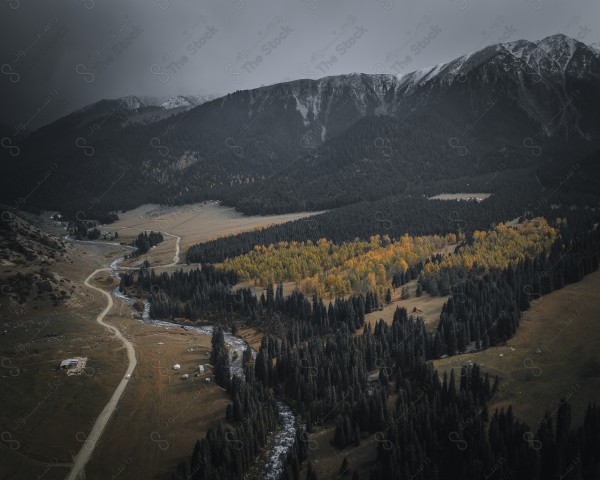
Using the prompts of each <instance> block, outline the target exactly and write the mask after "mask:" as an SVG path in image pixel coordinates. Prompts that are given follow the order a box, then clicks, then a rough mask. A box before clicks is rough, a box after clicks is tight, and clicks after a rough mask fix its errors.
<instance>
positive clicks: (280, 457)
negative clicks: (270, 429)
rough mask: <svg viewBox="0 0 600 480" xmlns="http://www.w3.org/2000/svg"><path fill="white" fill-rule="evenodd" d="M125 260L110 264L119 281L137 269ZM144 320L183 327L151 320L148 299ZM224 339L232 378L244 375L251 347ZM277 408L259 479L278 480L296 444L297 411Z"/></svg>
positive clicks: (205, 331)
mask: <svg viewBox="0 0 600 480" xmlns="http://www.w3.org/2000/svg"><path fill="white" fill-rule="evenodd" d="M123 260H124V257H119V258H117V259H115V260H114V261H113V262H112V263H111V264H110V271H111V275H112V276H113V277H114V278H115V279H116V280H120V279H121V276H120V275H119V269H120V268H121V269H122V268H127V269H130V270H137V268H133V267H121V266H120V264H121V262H122V261H123ZM111 293H112V295H113V296H114V297H116V298H119V299H120V300H123V301H124V302H126V303H127V304H129V305H130V306H131V307H132V308H133V304H134V300H133V299H132V298H131V297H128V296H127V295H124V294H123V293H121V292H120V291H119V287H116V288H114V289H113V290H112V292H111ZM142 321H143V322H144V323H146V324H148V325H155V326H157V327H163V328H165V329H171V328H182V325H179V324H177V323H173V322H169V321H166V320H158V319H153V318H150V303H148V301H147V300H144V310H143V312H142ZM185 329H186V330H188V331H191V332H196V333H198V334H200V335H208V336H212V334H213V327H212V326H210V325H209V326H204V327H195V326H187V325H186V326H185ZM224 338H225V343H226V344H227V345H229V347H230V348H229V361H230V369H231V375H232V376H233V375H239V376H243V375H244V371H243V367H242V357H243V352H244V350H245V349H246V347H247V346H248V344H247V343H246V341H245V340H244V339H243V338H240V337H238V336H235V335H232V334H230V333H225V334H224ZM252 356H253V357H254V358H256V350H254V349H252ZM277 409H278V413H279V421H280V423H281V428H280V429H279V431H277V433H275V434H274V435H272V436H271V438H270V439H269V440H268V441H267V446H266V451H267V453H266V455H265V456H264V463H263V465H262V467H261V468H260V471H261V473H260V478H261V479H266V480H277V479H278V478H279V477H280V476H281V474H282V473H283V468H284V461H285V458H286V455H287V452H288V451H289V449H290V448H292V446H293V445H294V440H295V437H296V430H297V429H298V422H297V420H296V417H295V415H294V412H292V409H291V408H290V407H289V406H288V405H287V404H286V403H285V402H283V401H281V400H278V401H277Z"/></svg>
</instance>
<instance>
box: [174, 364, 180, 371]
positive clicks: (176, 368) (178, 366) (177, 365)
mask: <svg viewBox="0 0 600 480" xmlns="http://www.w3.org/2000/svg"><path fill="white" fill-rule="evenodd" d="M180 368H181V365H179V364H178V363H176V364H175V365H173V370H179V369H180Z"/></svg>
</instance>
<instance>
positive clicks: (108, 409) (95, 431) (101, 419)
mask: <svg viewBox="0 0 600 480" xmlns="http://www.w3.org/2000/svg"><path fill="white" fill-rule="evenodd" d="M167 235H171V234H167ZM171 236H173V237H175V235H171ZM180 241H181V237H177V241H176V244H175V256H174V257H173V262H172V263H170V264H168V265H161V266H162V267H172V266H174V265H176V264H177V263H178V262H179V245H180ZM107 271H108V272H109V271H111V269H110V268H99V269H97V270H94V271H93V272H92V273H90V275H89V276H88V277H87V278H86V279H85V281H84V282H83V283H84V285H85V286H86V287H89V288H91V289H93V290H97V291H98V292H100V293H101V294H102V295H104V296H105V297H106V300H107V302H108V303H107V305H106V307H105V308H104V310H102V312H101V313H100V314H99V315H98V316H97V317H96V321H97V322H98V323H99V324H100V325H102V326H103V327H105V328H107V329H108V330H110V331H111V332H112V333H114V334H115V336H116V337H117V338H118V339H119V340H121V341H122V342H123V345H125V348H126V349H127V358H128V360H129V365H128V367H127V371H126V372H125V376H124V377H123V379H122V380H121V382H120V383H119V385H118V386H117V388H116V389H115V391H114V393H113V394H112V397H110V400H109V401H108V403H107V404H106V406H105V407H104V409H103V410H102V412H101V413H100V415H98V418H96V422H95V423H94V426H93V427H92V430H91V431H90V433H89V435H88V436H87V438H86V440H85V443H84V444H83V446H82V447H81V449H80V450H79V453H78V454H77V455H76V456H75V458H74V459H73V466H72V467H71V471H70V472H69V475H68V476H67V477H66V478H67V480H77V479H78V478H85V477H84V475H83V469H84V467H85V465H86V464H87V462H88V461H89V460H90V458H91V457H92V453H93V452H94V449H95V448H96V445H97V444H98V441H99V440H100V437H101V436H102V433H103V432H104V429H105V428H106V425H107V423H108V421H109V420H110V417H111V416H112V414H113V413H114V411H115V408H117V404H118V403H119V400H120V399H121V396H122V395H123V392H124V391H125V388H126V387H127V383H128V381H129V380H128V378H127V377H128V376H130V375H131V374H132V373H133V371H134V370H135V367H136V365H137V358H136V356H135V349H134V348H133V345H132V343H131V342H130V341H129V340H127V338H125V337H124V336H123V334H122V333H121V332H120V330H119V329H118V328H117V327H115V326H113V325H110V324H108V323H106V322H105V321H104V317H105V316H106V314H107V313H108V312H110V310H111V309H112V307H113V299H112V295H111V294H110V293H109V292H106V291H105V290H102V289H101V288H98V287H96V286H94V285H92V284H91V283H90V280H91V279H92V278H94V277H95V276H96V275H97V274H98V273H99V272H107Z"/></svg>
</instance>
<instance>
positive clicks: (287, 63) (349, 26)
mask: <svg viewBox="0 0 600 480" xmlns="http://www.w3.org/2000/svg"><path fill="white" fill-rule="evenodd" d="M0 9H1V13H0V18H1V20H0V22H1V23H2V32H3V42H2V44H1V45H0V56H1V58H0V63H1V64H2V69H1V73H2V75H0V82H1V88H2V104H1V105H2V110H1V112H2V114H1V117H0V120H1V121H2V122H3V123H5V124H7V125H8V126H11V127H14V126H16V125H18V124H23V125H26V127H27V128H28V129H30V130H31V129H32V128H35V127H37V126H40V125H41V124H44V123H47V122H49V121H52V120H54V119H56V118H58V117H60V116H63V115H66V114H67V113H69V112H71V111H73V110H75V109H77V108H80V107H81V106H83V105H85V104H88V103H92V102H94V101H97V100H99V99H101V98H117V97H120V96H123V95H128V94H133V95H138V96H141V95H149V96H160V97H163V96H172V95H176V94H188V93H189V94H225V93H228V92H232V91H235V90H243V89H249V88H255V87H258V86H260V85H268V84H272V83H277V82H282V81H287V80H292V79H296V78H318V77H323V76H327V75H337V74H342V73H349V72H364V73H395V74H402V73H408V72H410V71H413V70H416V69H419V68H422V67H426V66H429V65H434V64H437V63H440V62H446V61H449V60H451V59H453V58H455V57H457V56H460V55H462V54H464V53H467V52H471V51H475V50H478V49H480V48H482V47H484V46H485V45H489V44H493V43H498V42H499V41H512V40H517V39H522V38H525V39H529V40H538V39H541V38H543V37H546V36H548V35H553V34H555V33H559V32H561V33H564V34H566V35H569V36H571V37H574V38H578V39H579V40H581V41H583V42H584V43H595V42H600V31H599V28H598V27H599V25H598V22H599V21H600V2H599V1H598V0H577V1H572V2H567V1H565V0H502V1H500V0H436V1H423V0H344V1H342V0H135V1H134V0H69V1H68V2H58V1H50V0H28V1H25V0H4V1H3V2H2V5H0Z"/></svg>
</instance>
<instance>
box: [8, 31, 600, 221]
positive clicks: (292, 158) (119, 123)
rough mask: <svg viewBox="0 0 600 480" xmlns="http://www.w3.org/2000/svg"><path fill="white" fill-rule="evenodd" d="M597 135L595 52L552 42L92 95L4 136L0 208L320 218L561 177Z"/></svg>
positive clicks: (599, 103)
mask: <svg viewBox="0 0 600 480" xmlns="http://www.w3.org/2000/svg"><path fill="white" fill-rule="evenodd" d="M599 134H600V51H599V50H598V48H597V47H596V46H589V45H586V44H584V43H581V42H579V41H577V40H575V39H573V38H569V37H566V36H564V35H561V34H558V35H553V36H551V37H547V38H544V39H542V40H540V41H537V42H530V41H527V40H519V41H516V42H510V43H502V44H497V45H491V46H488V47H485V48H483V49H481V50H479V51H476V52H473V53H469V54H466V55H463V56H461V57H459V58H457V59H455V60H452V61H450V62H448V63H444V64H440V65H436V66H434V67H430V68H425V69H421V70H417V71H415V72H412V73H409V74H406V75H399V76H395V75H373V74H348V75H339V76H331V77H325V78H321V79H318V80H308V79H302V80H295V81H291V82H286V83H279V84H275V85H271V86H266V87H261V88H257V89H253V90H243V91H236V92H234V93H230V94H228V95H225V96H222V97H219V98H205V97H197V96H177V97H174V98H171V99H163V101H162V102H161V103H158V100H157V99H153V100H152V99H148V98H146V99H144V98H143V97H133V96H130V97H124V98H121V99H116V100H102V101H99V102H96V103H94V104H92V105H89V106H86V107H84V108H82V109H79V110H77V111H75V112H73V113H71V114H69V115H67V116H65V117H63V118H61V119H59V120H57V121H55V122H53V123H52V124H50V125H47V126H45V127H42V128H41V129H39V130H37V131H35V132H33V133H31V134H28V135H26V136H25V137H24V138H21V139H16V138H15V139H11V138H10V137H5V138H8V141H3V144H2V145H3V146H4V147H5V148H3V149H2V151H3V155H4V156H6V158H7V161H6V162H5V164H8V167H7V170H8V172H7V173H8V174H7V175H4V176H3V180H2V189H1V190H2V197H1V198H0V201H2V202H3V203H5V204H8V205H15V206H18V207H20V208H32V209H33V208H46V209H56V210H61V211H63V212H64V213H66V214H67V215H68V214H69V213H70V214H75V213H76V212H80V211H83V212H85V215H86V216H88V217H93V216H94V215H97V214H102V213H106V212H108V211H113V210H118V209H128V208H132V207H135V206H137V205H139V204H141V203H145V202H161V203H168V204H179V203H185V202H191V201H197V200H203V199H221V200H223V201H224V202H225V203H228V204H230V205H233V206H236V207H237V208H238V209H239V210H241V211H244V212H247V213H271V212H285V211H295V210H304V209H329V208H336V207H340V206H343V205H349V204H353V203H356V202H361V201H365V200H377V199H380V198H384V197H386V196H393V195H412V194H413V193H411V192H412V190H411V189H413V190H414V188H415V186H417V187H418V189H417V190H418V192H419V194H420V195H425V194H427V195H429V194H432V195H433V194H436V193H441V192H443V191H446V190H448V189H449V188H454V189H457V191H474V190H472V189H474V188H477V187H481V186H482V184H483V185H484V186H485V187H486V188H488V190H489V189H490V188H492V187H494V188H501V185H499V184H498V185H496V184H497V183H498V182H497V180H494V181H493V182H492V183H489V181H488V182H487V183H485V182H484V181H483V179H489V178H490V177H491V178H496V177H498V178H505V179H507V181H509V179H510V172H520V171H523V170H528V169H530V170H531V169H533V170H535V169H539V168H540V167H543V166H546V167H548V166H551V167H552V169H554V170H557V171H558V170H560V169H561V168H563V167H564V166H566V165H568V164H570V163H572V162H575V161H577V160H578V159H583V158H585V157H587V156H588V155H590V154H591V153H592V152H594V151H596V150H598V149H599V148H600V145H599V143H600V142H599V139H600V136H599ZM8 146H11V147H13V149H12V150H9V149H8V148H7V147H8ZM15 147H17V149H18V154H17V150H15ZM13 154H16V155H13ZM500 172H501V173H502V175H501V176H499V175H498V173H500ZM406 192H409V193H406ZM492 193H493V192H492Z"/></svg>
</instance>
